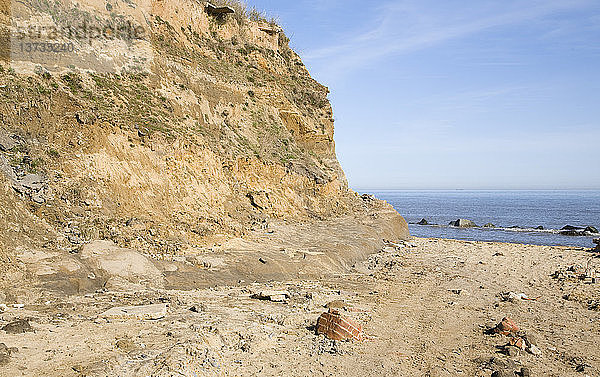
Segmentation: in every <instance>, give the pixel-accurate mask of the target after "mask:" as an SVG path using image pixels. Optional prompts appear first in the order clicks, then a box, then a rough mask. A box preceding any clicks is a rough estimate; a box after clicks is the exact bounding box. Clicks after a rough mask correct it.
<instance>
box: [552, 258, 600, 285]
mask: <svg viewBox="0 0 600 377" xmlns="http://www.w3.org/2000/svg"><path fill="white" fill-rule="evenodd" d="M552 278H554V279H556V280H558V281H583V282H584V283H588V284H595V283H597V282H598V280H599V278H598V272H597V271H596V269H595V268H593V267H592V266H591V265H590V264H589V263H588V266H587V267H583V266H581V265H578V264H576V265H573V266H569V267H567V268H566V269H561V270H556V271H555V272H554V273H553V274H552Z"/></svg>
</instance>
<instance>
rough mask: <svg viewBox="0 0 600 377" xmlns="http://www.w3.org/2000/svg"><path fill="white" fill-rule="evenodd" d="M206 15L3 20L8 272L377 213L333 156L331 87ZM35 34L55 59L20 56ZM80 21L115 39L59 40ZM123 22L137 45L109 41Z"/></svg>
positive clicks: (19, 5)
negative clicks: (26, 264) (98, 251)
mask: <svg viewBox="0 0 600 377" xmlns="http://www.w3.org/2000/svg"><path fill="white" fill-rule="evenodd" d="M205 7H206V3H205V2H202V1H192V0H173V1H166V0H156V1H117V0H114V1H108V2H106V1H100V0H84V1H77V2H75V1H70V0H61V1H41V0H24V1H19V2H12V3H11V4H10V7H5V8H4V9H2V17H3V20H4V21H3V22H4V27H6V26H7V25H8V23H9V22H10V26H11V28H12V29H11V30H12V31H13V37H12V39H11V43H10V45H9V46H7V45H5V46H4V47H7V48H8V50H10V52H11V53H10V54H8V55H7V54H3V56H4V60H5V61H4V62H3V64H2V65H1V66H0V109H1V113H0V117H1V119H0V121H1V123H2V128H1V130H0V142H1V143H0V144H2V145H0V164H1V165H2V171H3V174H1V175H0V182H1V183H2V187H0V188H1V189H2V190H1V193H0V194H1V195H2V196H1V197H0V199H1V200H2V203H1V207H2V208H3V209H2V211H3V212H2V213H1V216H0V221H2V225H3V226H4V227H5V228H4V229H3V230H2V235H1V238H0V240H1V241H2V244H1V246H2V249H3V252H2V261H3V262H7V263H8V262H10V261H11V260H10V259H9V258H10V255H14V253H15V252H17V253H18V250H16V249H18V245H23V247H31V248H45V249H48V250H53V251H57V252H63V253H78V252H79V251H80V250H81V248H82V247H83V245H85V244H88V243H89V242H91V241H94V240H110V241H112V242H114V243H115V244H117V245H119V246H121V247H128V248H134V249H137V250H141V251H142V252H143V253H145V254H147V255H151V256H153V257H154V258H156V259H169V258H171V257H173V256H177V255H178V254H181V253H183V252H185V251H186V250H189V249H190V248H198V247H210V246H211V245H219V244H221V243H223V242H226V241H227V240H230V239H232V238H235V237H244V236H245V235H248V234H249V233H252V232H257V231H263V230H267V229H268V227H269V224H270V223H271V222H273V221H286V222H310V221H317V220H318V221H322V220H327V219H332V218H339V217H342V216H354V214H363V215H364V214H365V213H366V211H367V210H366V208H367V207H368V206H372V204H368V203H367V204H365V203H366V202H365V200H363V199H361V198H360V197H359V196H358V195H356V194H355V193H353V192H352V191H350V190H349V189H348V187H347V182H346V178H345V176H344V173H343V171H342V169H341V167H340V165H339V163H338V160H337V158H336V155H335V143H334V138H333V132H334V127H333V126H334V121H333V112H332V108H331V105H330V103H329V101H328V99H327V95H328V89H327V88H326V87H324V86H323V85H321V84H319V83H317V82H316V81H315V80H313V79H312V78H311V77H310V75H309V73H308V71H307V69H306V68H305V66H304V65H303V63H302V61H301V59H300V58H299V56H298V55H297V54H296V53H295V52H294V51H293V50H291V49H290V47H289V46H288V39H287V38H286V37H285V34H284V33H283V31H282V30H281V29H280V28H279V27H278V26H277V25H275V24H273V23H269V22H267V21H266V20H264V19H261V18H260V17H257V16H255V15H254V16H252V17H251V18H253V19H252V20H251V19H249V18H248V15H244V14H240V11H239V9H241V8H238V13H236V14H229V15H215V14H211V13H209V12H207V10H206V8H205ZM40 25H43V26H44V27H45V29H43V30H58V31H62V32H61V33H62V34H61V33H59V35H58V36H54V37H55V38H56V40H57V41H58V42H60V44H61V45H65V46H68V48H67V49H66V51H64V54H63V55H64V56H63V55H61V54H57V53H56V52H53V53H50V52H44V53H43V52H41V51H37V52H28V51H27V47H26V46H27V45H26V44H25V48H24V47H23V46H24V45H23V43H24V42H25V43H30V42H32V41H33V38H34V37H35V35H30V34H28V31H30V30H32V28H34V27H36V26H40ZM81 25H87V27H89V29H90V30H93V28H92V27H91V26H90V25H92V26H93V25H99V29H98V30H101V31H102V30H104V29H102V27H104V26H105V25H109V26H110V28H108V29H106V30H109V31H107V32H101V33H99V34H98V35H91V34H90V32H89V30H88V32H87V34H86V33H83V34H84V35H83V37H82V36H81V35H76V34H65V32H64V31H65V30H69V28H74V29H75V30H79V31H81V30H82V29H81ZM124 25H125V26H127V25H128V26H127V27H129V28H130V29H128V30H129V31H131V30H136V33H137V34H136V35H134V36H131V35H129V36H128V37H127V38H125V37H122V36H121V37H122V38H121V37H115V34H111V33H120V32H121V31H120V30H125V29H123V27H124ZM77 28H79V29H77ZM36 30H37V29H36ZM19 32H20V33H21V34H18V33H19ZM14 33H17V34H16V35H15V34H14ZM42 34H43V33H42ZM119 35H120V34H119ZM47 37H48V36H47ZM4 40H5V42H6V38H5V39H4ZM71 49H72V51H70V50H71ZM61 56H62V57H61ZM376 206H381V208H385V209H386V210H388V211H389V210H390V208H389V206H386V205H383V204H381V203H378V204H377V205H376ZM395 221H396V222H397V224H399V225H394V226H395V227H396V231H395V232H396V233H397V237H399V238H401V237H405V236H407V234H408V233H407V230H406V226H405V223H404V222H403V220H402V219H401V218H400V217H399V216H398V219H396V220H395ZM13 228H14V231H12V230H11V229H13ZM17 228H18V229H17ZM27 245H29V246H27ZM9 264H10V263H9Z"/></svg>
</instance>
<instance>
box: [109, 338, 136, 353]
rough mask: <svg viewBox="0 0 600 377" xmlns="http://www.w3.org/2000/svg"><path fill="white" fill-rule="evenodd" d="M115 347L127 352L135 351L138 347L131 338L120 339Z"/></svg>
mask: <svg viewBox="0 0 600 377" xmlns="http://www.w3.org/2000/svg"><path fill="white" fill-rule="evenodd" d="M115 347H116V348H118V349H120V350H121V351H123V352H126V353H129V352H133V351H135V350H137V349H138V347H137V346H136V345H135V343H134V342H133V341H132V340H131V339H119V340H117V342H116V343H115Z"/></svg>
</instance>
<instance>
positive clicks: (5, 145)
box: [0, 132, 17, 152]
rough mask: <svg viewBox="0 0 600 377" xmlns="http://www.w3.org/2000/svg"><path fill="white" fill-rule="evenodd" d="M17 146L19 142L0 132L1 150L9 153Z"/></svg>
mask: <svg viewBox="0 0 600 377" xmlns="http://www.w3.org/2000/svg"><path fill="white" fill-rule="evenodd" d="M16 145H17V142H16V141H15V140H14V139H13V138H12V137H10V136H8V135H6V134H4V133H2V132H0V150H2V151H4V152H8V151H10V150H11V149H13V148H14V147H15V146H16Z"/></svg>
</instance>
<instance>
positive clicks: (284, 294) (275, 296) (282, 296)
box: [252, 291, 290, 302]
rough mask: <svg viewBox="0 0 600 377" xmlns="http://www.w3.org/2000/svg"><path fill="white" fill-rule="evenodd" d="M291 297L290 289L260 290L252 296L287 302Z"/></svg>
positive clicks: (259, 298)
mask: <svg viewBox="0 0 600 377" xmlns="http://www.w3.org/2000/svg"><path fill="white" fill-rule="evenodd" d="M289 297H290V293H289V292H288V291H260V292H258V293H255V294H253V295H252V298H255V299H258V300H266V301H273V302H285V301H287V299H288V298H289Z"/></svg>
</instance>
